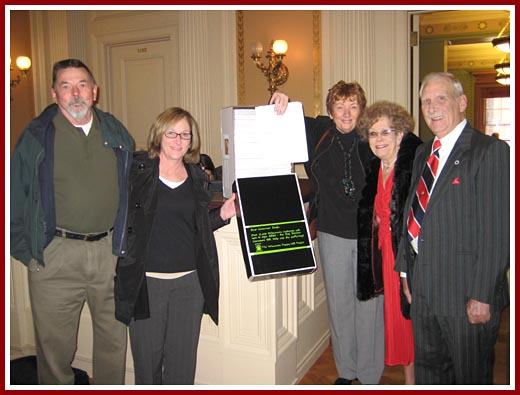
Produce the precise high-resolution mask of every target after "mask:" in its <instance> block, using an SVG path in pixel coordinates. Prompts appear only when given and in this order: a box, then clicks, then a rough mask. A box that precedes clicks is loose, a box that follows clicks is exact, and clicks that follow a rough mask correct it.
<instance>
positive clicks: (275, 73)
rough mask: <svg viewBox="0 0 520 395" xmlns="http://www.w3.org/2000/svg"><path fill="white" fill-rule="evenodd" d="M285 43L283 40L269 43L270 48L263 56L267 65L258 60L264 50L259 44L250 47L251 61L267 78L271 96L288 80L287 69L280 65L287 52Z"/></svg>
mask: <svg viewBox="0 0 520 395" xmlns="http://www.w3.org/2000/svg"><path fill="white" fill-rule="evenodd" d="M287 48H288V46H287V42H286V41H285V40H273V41H271V47H270V48H269V51H267V55H266V56H265V57H266V59H267V61H268V64H267V65H264V64H263V63H262V62H261V61H260V58H261V57H262V51H263V49H264V47H263V45H262V43H261V42H256V43H254V44H253V45H252V46H251V51H252V53H253V54H252V55H251V59H253V62H254V63H255V65H256V67H258V68H259V69H260V70H261V71H262V73H263V74H264V76H265V77H266V78H267V82H268V83H269V88H268V89H267V90H268V91H269V92H271V95H272V94H273V93H274V92H275V91H276V87H277V86H279V85H282V84H284V83H285V82H286V81H287V79H288V78H289V69H288V68H287V66H286V65H284V64H283V63H282V60H283V58H284V56H285V53H286V52H287Z"/></svg>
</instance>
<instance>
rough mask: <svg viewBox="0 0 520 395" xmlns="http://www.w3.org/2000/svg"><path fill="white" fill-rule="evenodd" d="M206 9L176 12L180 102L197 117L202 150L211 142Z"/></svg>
mask: <svg viewBox="0 0 520 395" xmlns="http://www.w3.org/2000/svg"><path fill="white" fill-rule="evenodd" d="M208 12H209V11H199V12H190V11H180V12H179V60H180V75H181V76H182V78H181V80H180V101H181V102H180V105H181V106H182V107H183V108H184V109H185V110H187V111H189V112H190V113H191V114H192V115H193V116H194V117H195V119H196V120H197V122H198V124H199V130H200V134H201V140H202V144H203V147H202V151H204V152H207V143H208V142H211V125H210V121H209V120H210V104H209V100H208V99H209V96H210V80H209V75H210V59H209V53H208V48H209V44H208V36H209V35H210V32H209V31H208V28H209V25H208Z"/></svg>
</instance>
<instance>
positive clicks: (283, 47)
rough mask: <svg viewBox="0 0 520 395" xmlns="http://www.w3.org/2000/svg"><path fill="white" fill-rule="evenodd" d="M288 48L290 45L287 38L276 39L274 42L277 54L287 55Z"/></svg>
mask: <svg viewBox="0 0 520 395" xmlns="http://www.w3.org/2000/svg"><path fill="white" fill-rule="evenodd" d="M287 48H288V45H287V41H285V40H276V41H274V42H273V52H274V53H275V54H277V55H285V53H286V52H287Z"/></svg>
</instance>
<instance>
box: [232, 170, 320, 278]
mask: <svg viewBox="0 0 520 395" xmlns="http://www.w3.org/2000/svg"><path fill="white" fill-rule="evenodd" d="M236 190H237V195H238V202H239V206H240V212H239V213H237V223H238V228H239V235H240V243H241V245H242V253H243V255H244V262H245V266H246V272H247V277H248V279H249V280H250V281H254V280H258V279H266V278H274V277H278V276H288V275H296V274H307V273H312V272H314V271H315V270H316V259H315V256H314V249H313V247H312V241H311V238H310V235H309V228H308V226H307V221H306V217H305V211H304V208H303V202H302V198H301V193H300V187H299V185H298V180H297V178H296V175H295V174H292V173H291V174H285V175H279V176H266V177H252V178H238V179H237V180H236Z"/></svg>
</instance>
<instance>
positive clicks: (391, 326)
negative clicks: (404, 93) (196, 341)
mask: <svg viewBox="0 0 520 395" xmlns="http://www.w3.org/2000/svg"><path fill="white" fill-rule="evenodd" d="M414 126H415V122H414V120H413V118H412V116H411V115H410V114H409V113H408V112H407V111H406V110H405V109H404V108H403V107H402V106H400V105H399V104H396V103H391V102H388V101H379V102H376V103H374V104H372V105H371V106H369V107H368V108H367V109H366V111H365V113H364V114H363V116H362V117H361V118H360V121H359V130H360V133H361V136H362V139H363V140H365V141H366V140H368V143H369V145H370V149H371V150H372V152H373V153H374V155H375V156H376V157H377V158H375V160H373V161H372V163H371V166H370V169H369V171H368V173H367V176H366V185H365V187H364V188H363V191H362V196H361V198H360V202H359V211H358V212H359V217H358V270H357V272H358V284H357V296H358V298H359V299H360V300H362V301H366V300H371V299H373V298H376V297H377V296H378V295H380V294H381V293H384V312H385V314H384V316H385V365H387V366H396V365H402V366H404V377H405V384H415V379H414V350H413V347H414V345H413V333H412V322H411V320H410V315H409V313H410V305H409V304H408V301H407V299H406V297H405V293H406V292H408V290H407V289H401V287H400V278H399V273H398V272H396V271H394V264H395V254H396V253H397V249H398V246H399V239H400V237H401V234H402V231H403V210H404V204H405V202H406V197H407V196H408V190H409V188H410V179H411V176H412V167H413V160H414V157H415V150H416V149H417V147H418V146H419V145H420V144H421V140H420V139H419V138H418V137H417V136H416V135H415V134H413V130H414Z"/></svg>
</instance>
